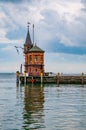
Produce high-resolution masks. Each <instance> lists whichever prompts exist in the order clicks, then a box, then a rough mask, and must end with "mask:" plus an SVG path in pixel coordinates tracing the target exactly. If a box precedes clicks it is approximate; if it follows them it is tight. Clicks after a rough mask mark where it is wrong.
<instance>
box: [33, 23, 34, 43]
mask: <svg viewBox="0 0 86 130" xmlns="http://www.w3.org/2000/svg"><path fill="white" fill-rule="evenodd" d="M33 45H34V24H33Z"/></svg>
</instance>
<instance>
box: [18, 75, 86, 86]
mask: <svg viewBox="0 0 86 130" xmlns="http://www.w3.org/2000/svg"><path fill="white" fill-rule="evenodd" d="M19 80H20V83H56V84H86V76H83V75H81V76H59V75H57V76H43V77H40V76H33V77H32V76H20V77H19Z"/></svg>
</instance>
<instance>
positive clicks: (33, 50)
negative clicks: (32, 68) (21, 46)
mask: <svg viewBox="0 0 86 130" xmlns="http://www.w3.org/2000/svg"><path fill="white" fill-rule="evenodd" d="M29 52H42V53H43V52H44V51H43V50H42V49H41V48H39V47H38V46H37V45H35V46H33V47H32V48H31V49H30V50H29Z"/></svg>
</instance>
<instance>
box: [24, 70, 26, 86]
mask: <svg viewBox="0 0 86 130" xmlns="http://www.w3.org/2000/svg"><path fill="white" fill-rule="evenodd" d="M24 84H26V71H24Z"/></svg>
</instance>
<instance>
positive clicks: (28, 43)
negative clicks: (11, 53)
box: [24, 27, 32, 45]
mask: <svg viewBox="0 0 86 130" xmlns="http://www.w3.org/2000/svg"><path fill="white" fill-rule="evenodd" d="M24 45H32V41H31V38H30V33H29V27H28V31H27V36H26V41H25V44H24Z"/></svg>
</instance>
